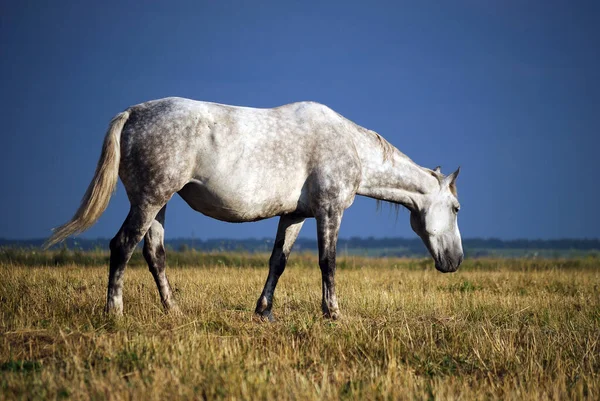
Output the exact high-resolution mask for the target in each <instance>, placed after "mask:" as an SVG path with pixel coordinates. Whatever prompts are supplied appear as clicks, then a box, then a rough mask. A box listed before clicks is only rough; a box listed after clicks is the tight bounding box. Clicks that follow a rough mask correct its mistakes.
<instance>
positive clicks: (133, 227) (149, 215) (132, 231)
mask: <svg viewBox="0 0 600 401" xmlns="http://www.w3.org/2000/svg"><path fill="white" fill-rule="evenodd" d="M160 208H161V207H160V206H159V207H156V206H149V205H144V206H134V205H132V206H131V209H130V210H129V214H128V215H127V218H126V219H125V222H124V223H123V225H122V226H121V229H120V230H119V232H118V233H117V235H116V236H115V237H114V238H113V239H112V240H111V241H110V272H109V275H108V295H107V299H106V312H107V313H112V314H116V315H122V314H123V274H124V272H125V266H127V262H128V261H129V258H131V254H132V253H133V250H134V249H135V247H136V245H137V244H138V243H139V242H140V241H141V240H142V237H143V236H144V235H145V234H146V232H147V231H148V228H149V227H150V224H151V223H152V221H153V220H154V217H155V216H156V214H157V213H158V211H159V210H160Z"/></svg>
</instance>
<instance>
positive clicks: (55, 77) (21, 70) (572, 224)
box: [0, 0, 600, 238]
mask: <svg viewBox="0 0 600 401" xmlns="http://www.w3.org/2000/svg"><path fill="white" fill-rule="evenodd" d="M39 3H40V4H36V2H27V1H3V2H2V3H1V6H0V49H1V53H0V54H1V61H0V76H1V86H0V109H1V110H2V111H1V113H2V114H1V118H2V130H1V135H2V137H1V138H2V146H1V157H0V183H1V185H2V191H1V193H2V196H0V207H1V210H2V212H3V213H2V214H3V216H2V218H1V221H2V223H1V224H0V237H8V238H29V237H44V236H47V235H48V234H49V233H50V228H51V227H55V226H57V225H59V224H62V223H63V222H65V221H66V220H68V219H69V218H70V217H71V215H72V214H73V213H74V211H75V209H76V208H77V206H78V204H79V201H80V199H81V196H82V195H83V193H84V191H85V189H86V187H87V185H88V183H89V181H90V179H91V177H92V175H93V172H94V168H95V165H96V161H97V159H98V156H99V153H100V148H101V144H102V140H103V136H104V133H105V130H106V127H107V124H108V122H109V120H110V119H111V118H112V117H113V116H114V115H115V114H116V113H118V112H120V111H121V110H123V109H125V108H126V107H128V106H130V105H132V104H136V103H140V102H143V101H146V100H150V99H156V98H161V97H166V96H182V97H189V98H193V99H199V100H208V101H214V102H220V103H228V104H235V105H245V106H256V107H271V106H278V105H281V104H285V103H289V102H293V101H299V100H314V101H318V102H321V103H324V104H326V105H328V106H330V107H332V108H333V109H334V110H336V111H338V112H339V113H341V114H343V115H344V116H346V117H347V118H349V119H351V120H353V121H355V122H356V123H358V124H360V125H362V126H364V127H367V128H369V129H372V130H375V131H377V132H379V133H380V134H381V135H383V136H384V137H385V138H387V139H388V140H389V141H390V142H391V143H392V144H394V145H395V146H396V147H398V148H399V149H400V150H401V151H403V152H404V153H406V154H407V155H408V156H410V157H411V158H412V159H413V160H415V161H416V162H417V163H419V164H421V165H424V166H427V167H431V168H432V167H435V166H436V165H442V167H443V170H444V171H445V172H446V173H448V172H450V171H451V170H453V169H454V168H456V167H457V166H458V165H461V166H462V171H461V176H460V178H459V196H460V200H461V204H462V209H461V215H460V217H459V224H460V227H461V232H462V234H463V237H479V236H482V237H500V238H561V237H596V238H597V237H600V206H599V205H600V201H599V195H600V189H599V185H598V184H599V182H600V180H599V178H598V164H597V161H598V159H599V158H598V152H599V151H600V130H599V128H600V32H599V31H600V24H599V23H598V21H599V20H600V3H599V2H597V1H577V2H569V1H520V0H508V1H500V0H491V1H479V0H465V1H418V2H415V1H406V2H404V1H393V2H377V1H370V2H364V1H361V2H355V3H353V2H348V1H343V2H332V1H326V2H320V1H319V2H308V1H298V2H284V1H276V2H265V1H261V2H250V1H247V2H229V1H211V2H196V1H193V2H192V1H190V2H175V1H170V2H162V4H154V3H155V2H130V1H118V2H113V1H104V2H80V1H72V2H69V1H57V2H39ZM84 3H86V4H84ZM259 4H260V5H259ZM127 211H128V201H127V197H126V195H125V192H124V189H123V187H122V186H121V185H120V184H119V189H118V191H117V194H116V196H115V197H114V198H113V200H112V202H111V204H110V205H109V208H108V209H107V211H106V212H105V214H104V215H103V216H102V218H101V219H100V220H99V222H98V224H97V225H96V226H95V227H93V228H92V229H90V230H89V231H88V232H87V233H86V234H85V236H86V237H98V236H102V237H112V236H113V235H114V234H115V233H116V231H117V229H118V228H119V226H120V224H121V222H122V221H123V219H124V217H125V215H126V214H127ZM275 227H276V220H269V221H266V222H259V223H247V224H236V225H234V224H227V223H222V222H217V221H215V220H211V219H209V218H207V217H204V216H202V215H200V214H198V213H195V212H193V211H192V210H191V209H190V208H189V207H188V206H187V205H186V204H185V203H184V202H183V201H182V200H181V199H180V198H179V197H176V198H174V199H173V200H172V201H171V203H170V204H169V207H168V209H167V222H166V230H167V232H166V235H167V237H171V238H172V237H179V236H185V237H189V236H192V235H193V236H195V237H196V238H209V237H234V238H240V237H242V238H243V237H263V236H272V235H274V232H275ZM314 227H315V226H314V223H309V224H306V225H305V227H304V229H303V231H302V233H301V235H302V236H305V237H314V235H315V228H314ZM355 235H357V236H376V237H381V236H405V237H408V236H414V234H413V233H412V231H411V230H410V227H409V224H408V213H407V212H405V211H401V212H400V215H399V217H398V220H397V221H396V219H395V216H394V214H393V213H390V212H389V211H388V209H387V208H384V209H383V211H381V212H376V210H375V201H373V200H371V199H367V198H360V199H358V198H357V201H356V202H355V204H354V206H353V207H352V208H350V209H349V210H348V211H347V212H346V214H345V218H344V222H343V223H342V230H341V236H343V237H350V236H355Z"/></svg>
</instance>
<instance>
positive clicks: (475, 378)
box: [0, 252, 600, 401]
mask: <svg viewBox="0 0 600 401" xmlns="http://www.w3.org/2000/svg"><path fill="white" fill-rule="evenodd" d="M71 256H72V255H71ZM76 256H77V255H76ZM78 257H79V259H77V258H74V259H73V260H75V261H76V263H75V262H72V261H71V262H70V261H69V255H65V252H62V253H56V254H44V255H39V254H33V253H31V255H26V254H24V253H15V254H13V255H12V256H10V255H9V256H8V257H7V256H6V254H5V255H4V259H3V260H4V261H3V262H1V265H0V398H1V399H15V398H16V399H19V398H26V399H144V400H148V401H149V400H159V399H181V398H185V399H240V400H242V399H243V400H246V399H248V400H249V399H274V400H283V399H297V400H309V399H410V400H412V399H417V400H424V399H443V400H446V399H507V400H509V399H514V400H527V399H536V400H537V399H556V400H559V399H596V400H597V399H599V398H600V261H599V260H597V259H594V258H588V259H572V260H526V259H514V260H508V259H505V260H501V259H500V260H491V259H490V260H467V261H466V262H465V264H464V266H463V267H462V268H461V270H460V271H459V272H457V273H454V274H441V273H438V272H437V271H436V270H435V269H434V268H433V267H432V263H431V261H429V260H425V259H423V260H404V259H391V258H390V259H386V258H383V259H368V258H359V257H347V258H342V259H341V261H340V263H339V266H338V272H337V287H338V296H339V298H340V307H341V310H342V313H343V318H342V319H341V320H340V321H329V320H325V319H323V318H322V317H321V315H320V296H321V283H320V273H319V270H318V267H317V265H316V258H315V257H314V256H313V255H309V254H295V255H294V254H293V255H292V257H291V260H290V264H289V266H288V268H287V270H286V272H285V274H284V275H283V277H282V279H281V280H280V283H279V286H278V289H277V292H276V298H275V306H274V309H273V311H274V315H275V317H276V318H277V321H276V322H274V323H266V322H261V321H259V320H258V319H256V318H254V317H253V310H254V306H255V302H256V299H257V298H258V295H259V294H260V291H261V289H262V285H263V284H264V280H265V278H266V274H267V268H266V261H267V259H268V255H244V254H223V255H215V254H213V255H199V254H194V253H193V252H189V254H188V255H187V256H185V257H184V256H180V257H179V258H177V257H175V256H174V257H173V258H172V259H171V260H170V267H169V269H168V274H169V278H170V281H171V284H172V286H173V288H174V291H175V295H176V297H177V300H178V301H179V304H180V307H181V309H182V312H183V315H182V316H171V315H166V314H165V313H163V311H162V310H161V308H160V301H159V298H158V292H157V290H156V288H155V284H154V282H153V280H152V277H151V275H150V273H149V272H148V271H147V269H146V268H144V267H143V264H142V263H141V258H140V257H139V255H136V257H135V259H134V261H133V263H132V264H133V266H132V267H131V268H128V270H127V272H126V275H125V290H124V304H125V316H124V317H123V318H120V319H116V318H111V317H106V316H104V315H103V313H102V309H103V307H104V301H105V286H106V281H107V268H106V265H105V264H104V261H105V260H106V254H103V253H99V254H98V253H96V254H93V255H92V256H89V255H79V256H78ZM44 258H45V259H44ZM48 260H54V261H55V262H56V263H57V264H59V266H44V264H48V263H47V261H48ZM82 261H83V262H82ZM84 262H85V263H86V264H82V263H84Z"/></svg>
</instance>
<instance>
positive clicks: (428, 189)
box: [356, 132, 439, 209]
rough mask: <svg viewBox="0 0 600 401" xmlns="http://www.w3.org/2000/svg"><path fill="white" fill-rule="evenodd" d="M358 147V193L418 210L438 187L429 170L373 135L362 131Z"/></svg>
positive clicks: (358, 137) (357, 142)
mask: <svg viewBox="0 0 600 401" xmlns="http://www.w3.org/2000/svg"><path fill="white" fill-rule="evenodd" d="M359 134H360V135H358V136H357V141H356V145H357V146H356V148H357V151H358V155H359V157H360V159H361V163H362V180H361V184H360V186H359V188H358V192H357V193H358V194H359V195H363V196H368V197H370V198H375V199H380V200H385V201H389V202H395V203H399V204H402V205H404V206H406V207H408V208H409V209H413V208H418V207H419V206H420V204H421V203H422V201H423V197H424V195H427V194H430V193H432V192H433V191H435V190H436V189H437V188H438V187H439V184H438V180H437V178H435V177H434V176H433V175H432V174H431V172H430V171H428V170H427V169H425V168H423V167H421V166H419V165H418V164H416V163H415V162H413V161H412V160H411V159H410V158H409V157H407V156H406V155H404V154H403V153H402V152H400V151H399V150H398V149H396V148H395V147H393V146H392V145H390V144H388V143H387V142H385V140H383V141H382V140H381V139H380V138H377V136H376V135H377V134H375V133H374V132H359Z"/></svg>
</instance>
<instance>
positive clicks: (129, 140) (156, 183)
mask: <svg viewBox="0 0 600 401" xmlns="http://www.w3.org/2000/svg"><path fill="white" fill-rule="evenodd" d="M458 172H459V170H457V171H456V172H454V173H452V174H450V175H449V176H444V175H442V173H441V172H440V169H439V167H438V168H436V169H435V170H430V169H426V168H423V167H420V166H418V165H417V164H416V163H414V162H413V161H412V160H411V159H409V158H408V157H407V156H405V155H404V154H403V153H401V152H400V151H399V150H398V149H396V148H395V147H393V146H392V145H390V144H389V143H388V142H387V141H386V140H385V139H383V138H382V137H381V136H379V135H378V134H377V133H375V132H373V131H370V130H367V129H365V128H362V127H360V126H358V125H356V124H354V123H353V122H352V121H350V120H347V119H346V118H344V117H342V116H341V115H339V114H337V113H336V112H335V111H333V110H331V109H330V108H328V107H327V106H324V105H322V104H318V103H313V102H300V103H293V104H288V105H285V106H281V107H276V108H272V109H255V108H247V107H234V106H227V105H222V104H216V103H208V102H199V101H194V100H189V99H182V98H166V99H160V100H153V101H149V102H146V103H142V104H139V105H136V106H132V107H130V108H128V109H127V110H126V111H124V112H122V113H120V114H118V115H117V116H116V117H115V118H114V119H113V120H112V121H111V123H110V126H109V129H108V132H107V134H106V137H105V139H104V145H103V148H102V154H101V156H100V160H99V161H98V166H97V168H96V173H95V175H94V178H93V180H92V182H91V183H90V185H89V187H88V189H87V192H86V193H85V195H84V197H83V199H82V201H81V206H80V207H79V209H78V210H77V212H76V213H75V215H74V216H73V218H72V219H71V221H70V222H68V223H66V224H64V225H63V226H61V227H58V228H57V229H56V230H55V231H54V233H53V235H52V236H51V237H50V238H49V239H48V241H47V243H46V247H49V246H51V245H53V244H56V243H57V242H60V241H62V240H64V239H65V238H66V237H68V236H69V235H72V234H75V233H80V232H82V231H84V230H86V229H87V228H89V227H90V226H91V225H93V224H94V223H95V222H96V220H97V219H98V218H99V216H100V215H101V214H102V213H103V212H104V210H105V209H106V206H107V205H108V202H109V200H110V197H111V195H112V193H113V192H114V190H115V187H116V184H117V179H118V177H120V178H121V180H122V182H123V184H124V186H125V189H126V191H127V196H128V197H129V201H130V203H131V208H130V210H129V214H128V215H127V218H126V219H125V222H124V223H123V225H122V226H121V229H120V230H119V232H118V233H117V235H116V236H115V237H114V238H113V239H112V240H111V242H110V250H111V254H110V274H109V281H108V296H107V304H106V311H107V312H109V313H115V314H122V313H123V300H122V288H123V273H124V271H125V266H126V264H127V262H128V261H129V258H130V257H131V254H132V252H133V250H134V248H135V247H136V245H137V244H138V243H139V242H140V241H141V239H142V238H144V251H143V254H144V257H145V259H146V261H147V262H148V266H149V268H150V272H151V273H152V275H153V276H154V280H155V281H156V284H157V286H158V291H159V293H160V297H161V301H162V303H163V305H164V307H165V309H166V310H174V309H175V310H177V306H176V303H175V301H174V299H173V294H172V292H171V288H170V286H169V282H168V280H167V276H166V274H165V248H164V245H163V240H164V221H165V208H166V204H167V202H168V201H169V199H171V197H172V196H173V195H174V194H176V193H177V194H179V195H180V196H181V197H182V198H183V199H184V200H185V201H186V202H187V203H188V204H189V205H190V206H191V207H192V208H193V209H194V210H196V211H198V212H200V213H203V214H205V215H207V216H210V217H213V218H215V219H219V220H223V221H229V222H248V221H256V220H261V219H267V218H270V217H274V216H280V218H279V226H278V228H277V236H276V239H275V245H274V247H273V252H272V254H271V258H270V260H269V275H268V278H267V281H266V284H265V286H264V289H263V291H262V294H261V295H260V298H259V299H258V302H257V306H256V313H257V314H258V315H260V316H263V317H266V318H268V319H272V314H271V307H272V300H273V293H274V291H275V286H276V285H277V281H278V280H279V277H280V276H281V274H282V273H283V271H284V269H285V265H286V262H287V259H288V256H289V254H290V251H291V249H292V245H293V244H294V241H295V240H296V238H297V236H298V233H299V232H300V228H301V227H302V224H303V222H304V220H305V219H306V218H308V217H314V218H315V219H316V221H317V237H318V244H319V266H320V268H321V275H322V280H323V298H322V309H323V314H324V315H325V316H326V317H330V318H333V319H336V318H338V317H339V316H340V312H339V307H338V301H337V297H336V293H335V258H336V243H337V238H338V231H339V227H340V222H341V220H342V215H343V213H344V210H345V209H346V208H348V207H349V206H350V205H352V202H353V201H354V197H355V196H356V195H357V194H358V195H363V196H368V197H371V198H375V199H378V200H384V201H389V202H393V203H396V204H400V205H403V206H405V207H406V208H408V209H409V210H410V212H411V215H410V223H411V226H412V228H413V230H414V231H415V232H416V233H417V234H418V235H419V236H420V237H421V238H422V239H423V242H424V243H425V245H426V246H427V248H428V249H429V252H430V253H431V255H432V257H433V258H434V260H435V267H436V268H437V269H438V270H439V271H441V272H453V271H456V269H457V268H458V266H459V265H460V263H461V261H462V258H463V250H462V243H461V238H460V232H459V230H458V224H457V213H458V210H459V203H458V200H457V198H456V187H455V181H456V177H457V176H458Z"/></svg>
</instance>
